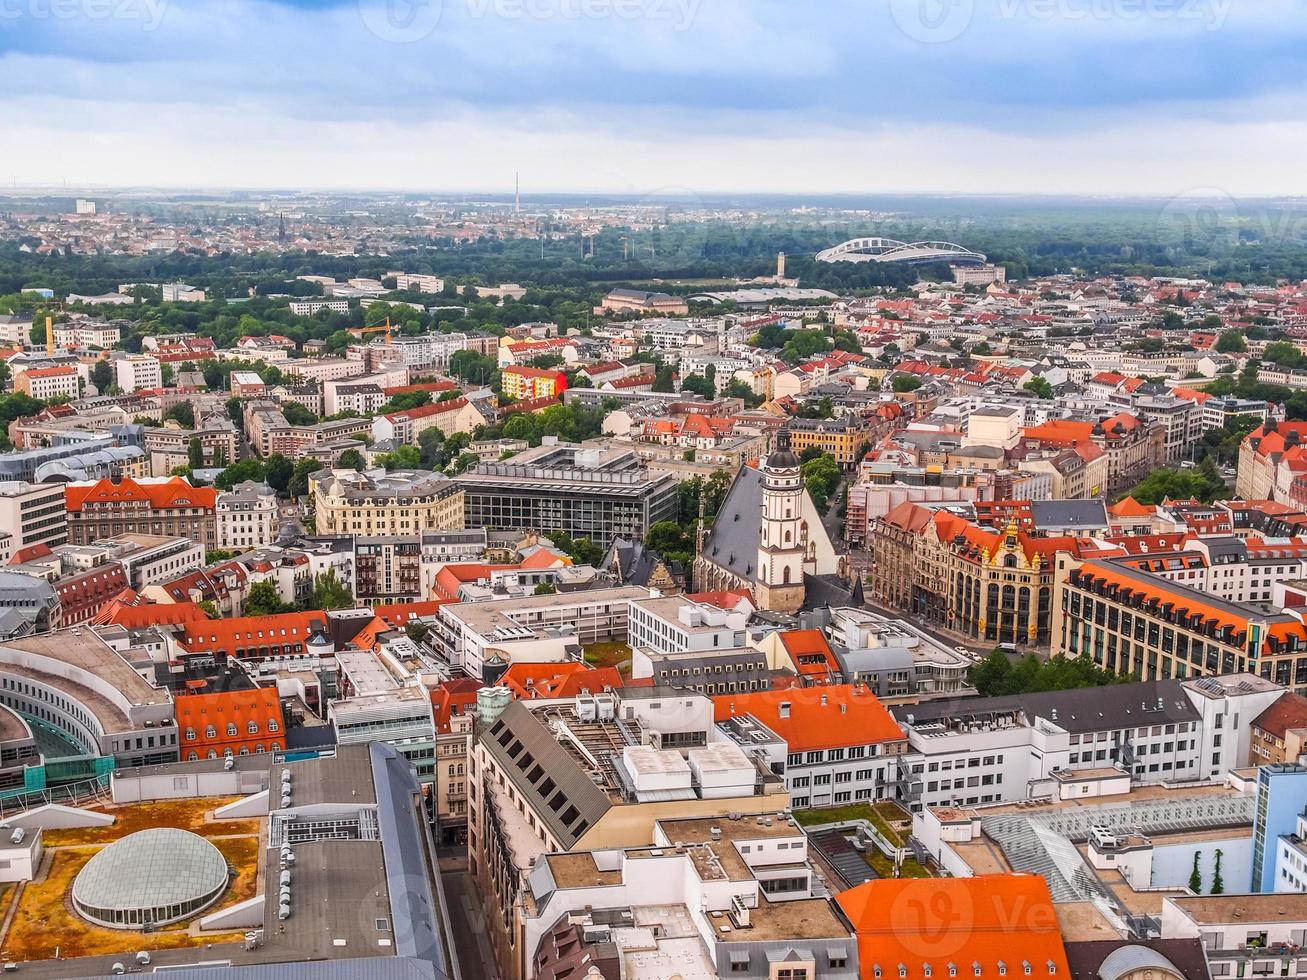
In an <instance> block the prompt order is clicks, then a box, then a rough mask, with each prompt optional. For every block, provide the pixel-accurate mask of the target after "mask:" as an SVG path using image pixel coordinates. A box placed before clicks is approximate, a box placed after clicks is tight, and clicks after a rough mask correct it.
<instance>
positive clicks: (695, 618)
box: [627, 596, 749, 653]
mask: <svg viewBox="0 0 1307 980" xmlns="http://www.w3.org/2000/svg"><path fill="white" fill-rule="evenodd" d="M748 621H749V617H748V616H747V615H746V614H745V613H743V612H735V611H731V610H726V609H721V608H719V607H717V606H710V605H708V604H707V603H702V602H695V601H694V600H692V599H686V598H685V597H684V596H665V597H656V598H640V599H635V600H632V602H631V613H630V619H629V621H628V625H627V629H628V631H629V637H630V638H629V640H628V642H629V644H630V646H631V648H632V649H641V650H650V651H652V652H654V653H685V652H687V651H708V650H730V649H733V648H738V647H742V646H745V645H746V644H747V639H746V637H747V633H746V630H745V625H746V624H747V623H748Z"/></svg>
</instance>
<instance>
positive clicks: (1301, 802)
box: [1252, 765, 1307, 892]
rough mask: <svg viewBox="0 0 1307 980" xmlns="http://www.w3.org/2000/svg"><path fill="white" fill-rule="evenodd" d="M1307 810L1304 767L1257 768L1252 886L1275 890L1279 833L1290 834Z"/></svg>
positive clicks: (1258, 889) (1254, 889) (1253, 887)
mask: <svg viewBox="0 0 1307 980" xmlns="http://www.w3.org/2000/svg"><path fill="white" fill-rule="evenodd" d="M1304 810H1307V768H1304V767H1303V766H1299V765H1283V766H1262V767H1261V768H1259V769H1258V770H1257V801H1256V804H1255V806H1254V809H1253V874H1252V890H1253V891H1257V892H1273V891H1276V878H1275V872H1276V854H1277V852H1278V851H1279V842H1280V838H1281V837H1288V836H1291V835H1293V833H1294V832H1295V831H1296V830H1297V827H1298V817H1299V815H1300V814H1302V813H1303V812H1304Z"/></svg>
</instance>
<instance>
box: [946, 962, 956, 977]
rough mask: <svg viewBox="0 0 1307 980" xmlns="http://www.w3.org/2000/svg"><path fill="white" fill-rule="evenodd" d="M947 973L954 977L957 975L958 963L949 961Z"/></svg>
mask: <svg viewBox="0 0 1307 980" xmlns="http://www.w3.org/2000/svg"><path fill="white" fill-rule="evenodd" d="M948 975H949V976H951V977H956V976H957V975H958V965H957V964H956V963H949V965H948Z"/></svg>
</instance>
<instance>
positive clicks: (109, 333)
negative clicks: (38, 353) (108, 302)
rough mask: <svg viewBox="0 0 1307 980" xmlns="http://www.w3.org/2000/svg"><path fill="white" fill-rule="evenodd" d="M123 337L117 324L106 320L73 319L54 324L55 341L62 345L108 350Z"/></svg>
mask: <svg viewBox="0 0 1307 980" xmlns="http://www.w3.org/2000/svg"><path fill="white" fill-rule="evenodd" d="M121 339H122V331H121V330H120V329H119V328H118V325H117V324H114V323H109V322H107V321H105V320H73V321H72V322H70V323H56V324H55V325H54V342H55V343H56V344H57V345H59V346H60V347H98V348H100V349H102V350H107V349H108V348H110V347H112V346H113V345H114V344H116V343H118V341H119V340H121Z"/></svg>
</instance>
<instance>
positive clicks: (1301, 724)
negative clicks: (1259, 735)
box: [1253, 692, 1307, 739]
mask: <svg viewBox="0 0 1307 980" xmlns="http://www.w3.org/2000/svg"><path fill="white" fill-rule="evenodd" d="M1253 727H1254V728H1260V729H1261V730H1262V731H1264V732H1266V734H1268V735H1270V736H1272V737H1274V738H1280V739H1282V738H1284V733H1285V732H1289V731H1294V730H1296V729H1299V728H1307V698H1305V697H1303V696H1302V695H1300V694H1292V693H1289V692H1286V693H1284V694H1282V695H1280V698H1279V700H1278V701H1276V702H1275V703H1274V704H1273V705H1271V706H1270V707H1269V708H1267V709H1266V710H1265V711H1263V712H1262V713H1261V714H1260V715H1258V716H1257V717H1256V718H1255V719H1253Z"/></svg>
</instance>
